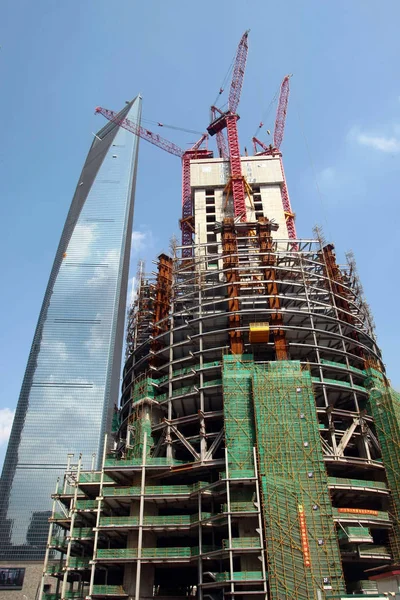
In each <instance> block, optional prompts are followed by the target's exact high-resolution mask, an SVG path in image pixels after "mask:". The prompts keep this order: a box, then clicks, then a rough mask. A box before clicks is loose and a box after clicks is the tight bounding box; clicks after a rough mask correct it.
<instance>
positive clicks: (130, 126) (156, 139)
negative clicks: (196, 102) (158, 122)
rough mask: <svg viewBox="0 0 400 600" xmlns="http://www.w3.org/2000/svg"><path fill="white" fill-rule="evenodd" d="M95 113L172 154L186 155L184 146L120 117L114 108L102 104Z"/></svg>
mask: <svg viewBox="0 0 400 600" xmlns="http://www.w3.org/2000/svg"><path fill="white" fill-rule="evenodd" d="M95 113H96V114H98V113H100V114H101V115H103V117H105V118H106V119H108V120H109V121H112V122H113V123H116V124H117V125H119V126H120V127H123V128H124V129H127V130H128V131H130V132H131V133H134V134H135V135H138V136H139V137H141V138H142V139H144V140H147V141H148V142H150V143H151V144H154V145H155V146H158V148H161V149H162V150H165V151H166V152H169V153H170V154H174V155H175V156H179V158H182V156H183V155H184V152H185V151H184V150H182V148H179V146H177V145H176V144H174V143H173V142H170V141H168V140H166V139H165V138H163V137H161V136H160V135H158V134H157V133H153V132H152V131H149V130H148V129H145V128H144V127H142V126H141V125H138V124H137V123H134V122H133V121H130V120H129V119H120V118H119V117H118V113H115V112H114V111H113V110H108V109H107V108H102V107H101V106H98V107H97V108H96V110H95ZM203 141H204V140H202V142H203Z"/></svg>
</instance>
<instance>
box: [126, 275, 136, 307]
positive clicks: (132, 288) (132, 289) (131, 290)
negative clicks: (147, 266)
mask: <svg viewBox="0 0 400 600" xmlns="http://www.w3.org/2000/svg"><path fill="white" fill-rule="evenodd" d="M136 296H137V292H136V277H132V278H131V279H130V280H129V283H128V307H129V306H132V304H133V303H134V302H135V300H136Z"/></svg>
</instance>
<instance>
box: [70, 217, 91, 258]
mask: <svg viewBox="0 0 400 600" xmlns="http://www.w3.org/2000/svg"><path fill="white" fill-rule="evenodd" d="M96 228H97V225H96V224H95V223H92V224H90V225H88V224H84V223H77V225H76V226H75V229H74V233H73V234H72V237H71V241H70V243H69V245H68V248H67V252H66V253H67V258H68V260H69V261H71V260H73V261H74V262H84V261H85V260H86V259H87V258H89V257H90V255H91V253H92V245H93V242H94V241H95V240H96V237H97V232H96Z"/></svg>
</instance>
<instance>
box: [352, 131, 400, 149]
mask: <svg viewBox="0 0 400 600" xmlns="http://www.w3.org/2000/svg"><path fill="white" fill-rule="evenodd" d="M349 139H351V140H354V141H355V142H357V144H360V146H367V147H369V148H373V149H374V150H379V151H380V152H388V153H397V152H400V139H398V138H397V137H394V136H391V137H387V136H384V135H374V134H370V133H363V132H362V131H359V130H358V129H355V128H353V129H351V130H350V132H349Z"/></svg>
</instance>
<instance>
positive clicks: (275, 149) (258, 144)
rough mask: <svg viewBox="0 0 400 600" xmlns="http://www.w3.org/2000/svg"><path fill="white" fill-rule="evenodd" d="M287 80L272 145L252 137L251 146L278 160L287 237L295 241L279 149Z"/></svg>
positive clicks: (283, 122) (255, 150) (282, 91)
mask: <svg viewBox="0 0 400 600" xmlns="http://www.w3.org/2000/svg"><path fill="white" fill-rule="evenodd" d="M289 79H290V75H286V76H285V77H284V78H283V81H282V83H281V91H280V95H279V102H278V109H277V112H276V119H275V130H274V145H272V144H271V145H270V146H267V145H266V144H265V143H264V142H262V141H260V140H259V139H257V138H256V137H253V146H254V153H255V154H256V155H257V154H269V155H272V156H277V157H278V158H279V164H280V167H281V171H282V178H283V182H282V185H281V198H282V205H283V210H284V213H285V220H286V227H287V231H288V236H289V238H290V239H292V240H293V239H296V238H297V233H296V225H295V222H294V219H295V215H294V212H293V211H292V206H291V204H290V198H289V191H288V187H287V184H286V177H285V170H284V168H283V163H282V154H281V151H280V147H281V144H282V140H283V134H284V132H285V122H286V112H287V107H288V100H289ZM258 148H261V151H260V152H259V151H258Z"/></svg>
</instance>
